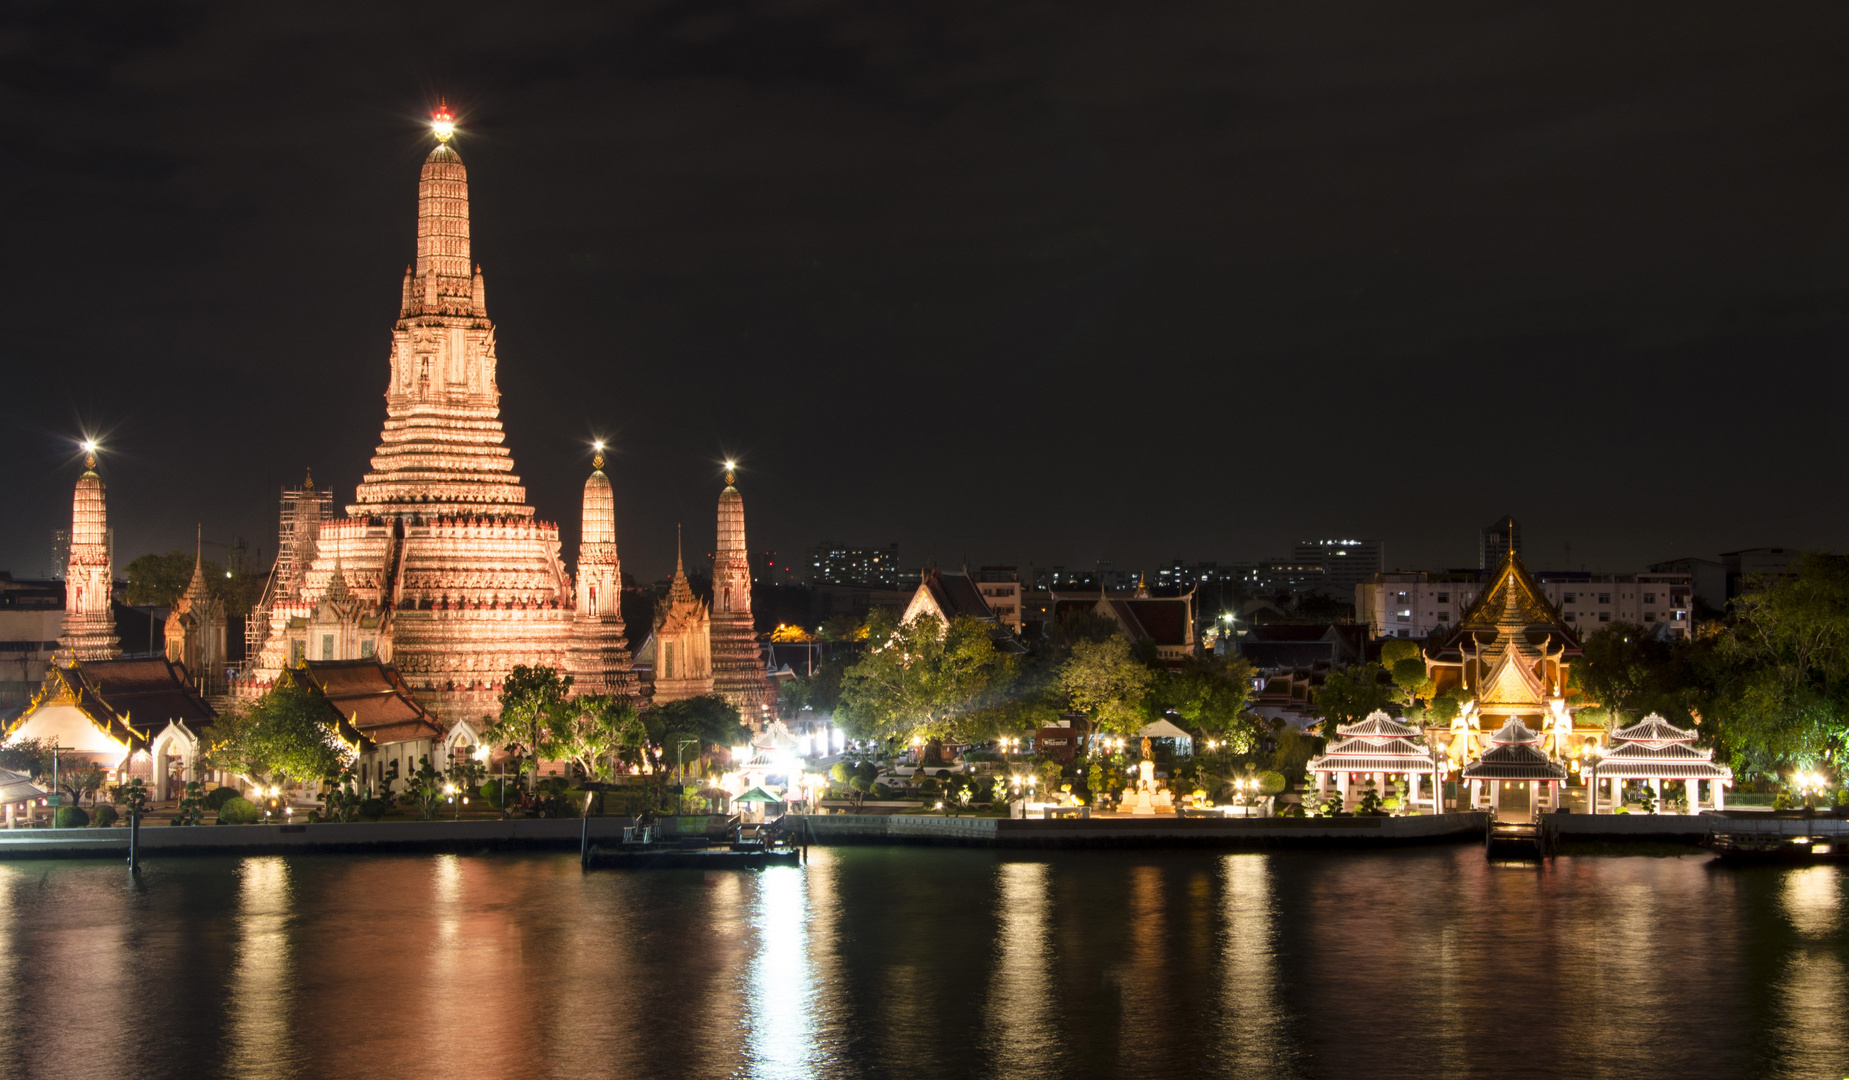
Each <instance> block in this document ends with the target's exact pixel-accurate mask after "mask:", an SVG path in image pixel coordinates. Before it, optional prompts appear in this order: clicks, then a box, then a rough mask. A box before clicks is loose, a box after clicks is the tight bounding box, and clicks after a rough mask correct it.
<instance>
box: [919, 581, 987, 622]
mask: <svg viewBox="0 0 1849 1080" xmlns="http://www.w3.org/2000/svg"><path fill="white" fill-rule="evenodd" d="M919 588H922V589H925V590H926V591H928V592H929V593H930V594H931V601H932V602H933V603H935V604H936V605H937V610H939V611H940V612H943V615H944V618H946V619H954V618H956V617H957V616H958V615H968V616H969V617H971V618H973V619H983V620H985V621H986V620H990V619H993V618H995V612H994V611H993V610H992V609H991V608H990V607H989V602H988V600H986V599H984V598H983V595H982V590H981V589H978V588H977V587H976V582H975V580H974V579H973V578H971V577H970V576H969V575H968V574H954V573H953V574H946V573H944V572H942V571H940V570H937V569H935V568H934V569H932V570H931V571H930V572H929V573H927V574H926V575H925V576H924V580H923V581H922V582H920V583H919Z"/></svg>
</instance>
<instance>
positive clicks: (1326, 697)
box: [1311, 662, 1400, 738]
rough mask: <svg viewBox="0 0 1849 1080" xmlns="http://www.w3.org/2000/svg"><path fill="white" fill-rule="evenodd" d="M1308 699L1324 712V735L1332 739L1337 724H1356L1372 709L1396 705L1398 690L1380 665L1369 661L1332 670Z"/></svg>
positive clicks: (1398, 695) (1398, 697)
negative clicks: (1340, 669) (1339, 669)
mask: <svg viewBox="0 0 1849 1080" xmlns="http://www.w3.org/2000/svg"><path fill="white" fill-rule="evenodd" d="M1311 699H1312V700H1313V701H1314V702H1315V704H1316V708H1317V711H1319V712H1321V713H1322V714H1323V725H1322V733H1323V737H1324V738H1334V737H1335V729H1336V728H1337V727H1338V726H1340V725H1342V724H1354V723H1359V722H1360V721H1362V720H1364V719H1366V718H1367V715H1368V714H1369V713H1371V712H1373V711H1374V710H1376V709H1385V708H1387V707H1388V706H1389V705H1393V704H1396V703H1397V702H1398V701H1399V699H1400V693H1399V691H1398V690H1397V689H1396V688H1395V687H1394V685H1393V683H1392V682H1391V681H1390V680H1389V679H1388V678H1387V674H1386V672H1385V671H1383V670H1382V669H1381V666H1380V665H1379V664H1376V663H1372V662H1370V663H1366V664H1361V665H1358V666H1355V667H1350V668H1347V669H1345V670H1343V671H1331V672H1330V673H1329V674H1328V675H1326V676H1324V677H1323V684H1322V685H1321V686H1319V687H1316V688H1315V689H1314V690H1313V691H1312V692H1311Z"/></svg>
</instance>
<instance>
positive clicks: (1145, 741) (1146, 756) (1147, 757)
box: [1143, 735, 1155, 761]
mask: <svg viewBox="0 0 1849 1080" xmlns="http://www.w3.org/2000/svg"><path fill="white" fill-rule="evenodd" d="M1154 757H1155V755H1154V754H1153V753H1151V752H1150V749H1149V736H1147V735H1145V736H1143V760H1144V761H1150V760H1152V759H1153V758H1154Z"/></svg>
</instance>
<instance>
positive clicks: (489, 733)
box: [482, 664, 571, 779]
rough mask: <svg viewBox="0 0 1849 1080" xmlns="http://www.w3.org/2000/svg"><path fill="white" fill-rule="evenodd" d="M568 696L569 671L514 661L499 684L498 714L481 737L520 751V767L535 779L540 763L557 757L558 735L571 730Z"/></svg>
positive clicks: (504, 747) (517, 751) (489, 741)
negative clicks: (514, 663) (562, 672)
mask: <svg viewBox="0 0 1849 1080" xmlns="http://www.w3.org/2000/svg"><path fill="white" fill-rule="evenodd" d="M570 696H571V676H570V675H564V676H561V675H560V674H559V673H558V672H557V671H555V670H554V669H552V668H549V667H546V666H544V665H540V666H537V667H528V666H527V665H525V664H516V665H514V669H513V670H512V671H510V672H508V674H507V680H506V681H505V682H503V683H502V684H501V693H500V704H501V717H500V719H498V720H494V721H492V722H490V723H489V725H488V728H487V730H486V731H484V732H483V733H482V738H483V739H485V740H487V742H488V744H489V745H491V746H495V747H500V748H503V749H507V750H511V751H513V752H515V753H517V754H519V755H520V756H521V758H522V760H521V763H520V768H521V769H522V770H525V771H528V772H531V773H532V774H533V776H534V778H535V779H537V778H538V775H539V763H540V762H541V761H545V760H556V759H557V757H558V744H559V742H560V739H561V736H563V735H564V734H565V733H566V732H568V731H569V730H570V726H571V716H570V711H569V710H568V709H567V708H566V700H567V699H568V698H569V697H570Z"/></svg>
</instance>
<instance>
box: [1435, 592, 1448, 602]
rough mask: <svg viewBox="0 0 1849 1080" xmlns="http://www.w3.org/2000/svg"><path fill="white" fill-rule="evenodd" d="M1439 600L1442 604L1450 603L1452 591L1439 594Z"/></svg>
mask: <svg viewBox="0 0 1849 1080" xmlns="http://www.w3.org/2000/svg"><path fill="white" fill-rule="evenodd" d="M1438 602H1439V603H1441V604H1448V603H1450V602H1451V594H1450V593H1448V592H1441V593H1439V594H1438Z"/></svg>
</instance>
